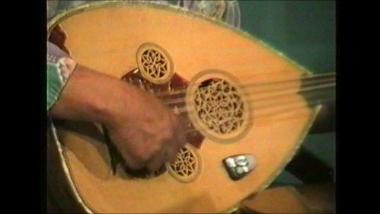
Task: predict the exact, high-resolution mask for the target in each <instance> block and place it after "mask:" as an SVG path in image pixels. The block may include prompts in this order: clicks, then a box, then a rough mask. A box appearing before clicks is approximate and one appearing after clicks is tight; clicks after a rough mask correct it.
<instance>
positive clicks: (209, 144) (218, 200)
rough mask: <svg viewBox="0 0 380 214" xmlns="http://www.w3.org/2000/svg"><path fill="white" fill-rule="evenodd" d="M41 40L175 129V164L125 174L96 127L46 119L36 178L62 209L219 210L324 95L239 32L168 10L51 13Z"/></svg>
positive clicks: (281, 160) (234, 200)
mask: <svg viewBox="0 0 380 214" xmlns="http://www.w3.org/2000/svg"><path fill="white" fill-rule="evenodd" d="M48 36H49V39H50V40H51V41H53V42H54V43H56V44H57V45H59V46H60V47H61V48H64V49H65V50H67V51H68V53H69V54H70V55H71V57H72V58H73V59H75V60H76V61H77V62H78V63H80V64H83V65H86V66H88V67H91V68H92V69H95V70H98V71H103V72H105V73H106V74H108V75H111V76H114V77H117V78H120V79H122V80H124V81H125V82H126V84H127V83H129V84H134V85H137V86H138V87H140V88H141V89H142V90H146V91H148V92H150V93H153V94H154V95H155V96H157V97H158V98H159V99H161V100H162V102H163V103H164V104H166V105H167V106H168V107H169V108H171V109H173V111H174V112H175V113H176V114H178V115H179V116H180V118H181V119H182V120H183V121H185V123H186V124H187V126H186V138H187V141H188V144H187V145H186V146H185V147H184V148H182V149H181V151H180V152H179V153H178V155H177V160H176V161H175V162H174V163H172V164H166V165H165V166H163V168H162V169H161V170H159V171H157V172H155V173H151V174H146V175H139V176H136V175H134V174H133V173H131V172H129V171H128V170H126V169H124V168H123V167H122V166H120V165H119V164H117V161H116V159H117V158H115V157H116V155H115V153H114V151H113V150H112V149H111V148H112V145H111V144H112V142H109V141H108V140H107V135H106V132H104V130H103V129H102V127H101V124H90V123H79V122H77V123H74V122H67V121H66V122H65V121H58V122H55V128H53V129H52V132H51V133H50V135H49V139H50V140H51V142H49V145H48V164H49V165H48V172H49V175H48V185H49V187H50V188H52V189H53V192H54V193H55V194H56V195H57V197H58V198H59V199H60V203H61V204H64V206H65V207H66V208H67V209H69V210H71V211H73V210H76V212H78V211H80V212H87V213H192V212H193V213H194V212H195V213H215V212H229V211H231V210H232V209H233V208H234V207H236V206H238V204H239V202H240V201H242V200H243V199H244V198H246V197H248V196H250V195H252V194H255V193H257V192H259V191H261V190H263V189H265V188H266V187H267V186H268V185H269V184H270V183H271V182H272V181H273V179H274V178H276V176H277V175H278V174H279V173H280V172H281V171H282V169H283V168H284V167H285V165H286V164H287V163H288V162H289V161H290V160H291V158H292V157H293V156H294V155H295V153H296V152H297V149H298V148H299V147H300V145H301V143H302V140H303V138H304V137H305V135H306V134H307V132H308V129H309V128H310V126H311V125H312V123H313V121H314V119H315V117H316V115H317V113H318V111H319V108H320V106H321V104H322V103H323V102H324V101H328V100H333V99H334V97H335V92H334V90H335V74H322V75H314V74H312V73H311V72H309V71H307V70H306V69H304V68H303V67H301V66H299V65H298V64H296V63H295V62H293V61H291V60H290V59H288V58H286V57H285V56H283V55H282V54H281V53H279V52H277V51H275V50H274V49H272V48H271V47H269V46H268V45H266V44H265V43H263V42H262V41H260V40H258V39H256V38H254V37H252V36H250V35H248V34H247V33H244V32H241V31H239V30H236V29H233V28H231V27H229V26H227V25H225V24H223V23H220V22H218V21H215V20H211V19H208V18H206V17H204V16H202V15H200V14H195V13H190V12H187V11H184V10H181V9H178V8H174V7H168V6H160V5H155V4H137V3H134V4H131V3H121V2H107V3H91V4H87V5H83V6H80V7H78V8H76V9H73V10H70V11H67V12H65V13H63V14H61V15H59V16H58V17H56V18H55V19H53V20H52V21H51V22H50V23H49V24H48ZM83 87H86V86H83ZM110 143H111V144H110Z"/></svg>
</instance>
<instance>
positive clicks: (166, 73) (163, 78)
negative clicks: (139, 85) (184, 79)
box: [137, 43, 173, 84]
mask: <svg viewBox="0 0 380 214" xmlns="http://www.w3.org/2000/svg"><path fill="white" fill-rule="evenodd" d="M137 64H138V67H139V70H140V71H141V74H142V75H143V76H144V78H146V79H147V80H148V81H150V82H152V83H156V84H163V83H166V82H167V81H169V80H170V78H171V77H172V74H173V71H172V67H173V64H172V61H171V59H170V56H169V54H168V53H167V52H166V51H165V50H164V49H162V48H161V47H159V46H158V45H156V44H152V43H144V44H143V45H141V46H140V47H139V49H138V51H137Z"/></svg>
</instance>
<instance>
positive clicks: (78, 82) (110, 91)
mask: <svg viewBox="0 0 380 214" xmlns="http://www.w3.org/2000/svg"><path fill="white" fill-rule="evenodd" d="M126 87H127V86H126V84H125V83H123V82H121V81H120V80H118V79H116V78H113V77H110V76H107V75H104V74H101V73H98V72H96V71H93V70H91V69H89V68H86V67H84V66H81V65H78V66H77V67H76V69H75V70H74V72H73V74H72V75H71V77H70V79H69V80H68V81H67V84H66V85H65V87H64V88H63V90H62V92H61V95H60V98H59V99H58V101H57V102H56V103H55V104H54V106H53V107H52V109H51V112H50V114H51V116H52V117H55V118H60V119H67V120H77V121H92V122H100V123H110V121H111V120H112V117H113V115H114V109H120V108H123V106H121V105H122V104H121V103H124V102H117V101H118V100H120V99H125V92H126V91H127V90H126Z"/></svg>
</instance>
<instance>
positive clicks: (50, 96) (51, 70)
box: [46, 63, 63, 110]
mask: <svg viewBox="0 0 380 214" xmlns="http://www.w3.org/2000/svg"><path fill="white" fill-rule="evenodd" d="M46 81H47V87H46V89H47V93H46V105H47V106H46V107H47V110H49V109H50V108H51V107H52V106H53V104H54V103H55V102H56V101H57V99H58V96H59V94H60V92H61V89H62V88H63V82H62V81H61V79H60V78H59V68H58V66H57V65H56V64H52V63H48V64H47V74H46Z"/></svg>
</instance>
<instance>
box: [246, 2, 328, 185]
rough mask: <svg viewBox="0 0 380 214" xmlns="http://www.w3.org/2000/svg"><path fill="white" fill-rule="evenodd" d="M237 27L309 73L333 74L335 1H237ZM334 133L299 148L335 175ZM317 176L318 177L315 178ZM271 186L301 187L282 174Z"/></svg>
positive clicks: (315, 136)
mask: <svg viewBox="0 0 380 214" xmlns="http://www.w3.org/2000/svg"><path fill="white" fill-rule="evenodd" d="M239 4H240V8H241V28H242V29H243V30H244V31H246V32H248V33H250V34H252V35H254V36H255V37H257V38H259V39H261V40H263V41H264V42H266V43H268V44H269V45H270V46H272V47H273V48H275V49H276V50H278V51H280V52H282V53H283V54H285V55H287V56H288V57H289V58H291V59H293V60H294V61H296V62H297V63H298V64H300V65H302V66H304V67H305V68H307V69H308V70H310V71H311V72H313V73H322V72H335V71H336V3H335V1H294V0H292V1H290V0H286V1H242V0H240V1H239ZM335 136H336V134H335V132H329V133H323V134H309V135H308V136H307V137H306V139H305V141H304V144H303V148H304V149H305V150H306V151H307V152H308V153H309V154H312V155H313V158H316V159H318V160H320V161H322V162H323V163H324V164H326V165H328V166H329V167H331V168H332V169H333V170H334V172H335V163H336V162H335V154H336V143H335ZM316 176H318V175H316ZM273 184H274V185H287V184H302V181H301V180H300V179H298V178H297V177H296V176H294V175H293V174H292V173H290V172H289V171H287V170H286V171H284V172H283V173H282V174H281V175H280V176H279V177H278V178H277V179H276V180H275V181H274V183H273Z"/></svg>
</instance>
